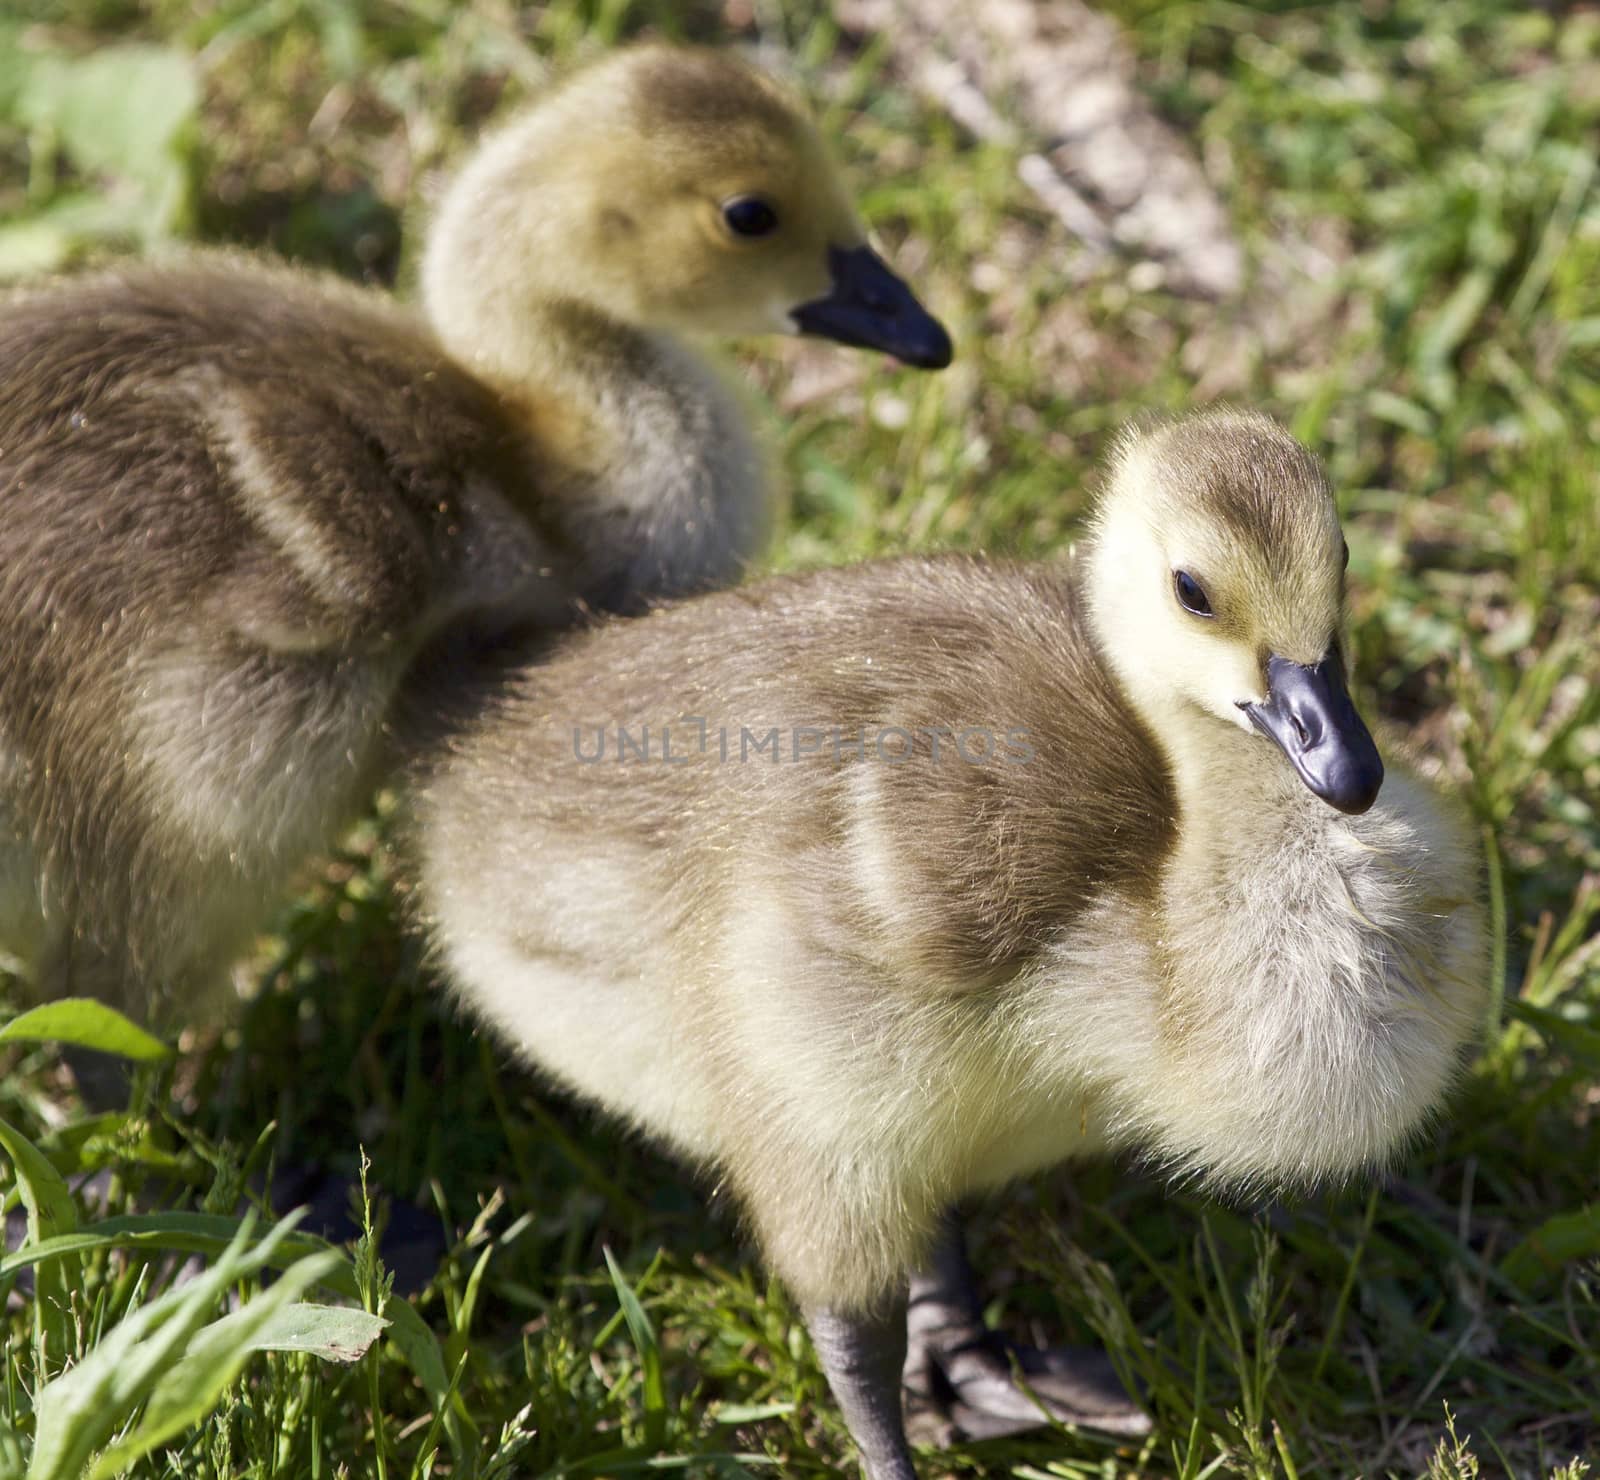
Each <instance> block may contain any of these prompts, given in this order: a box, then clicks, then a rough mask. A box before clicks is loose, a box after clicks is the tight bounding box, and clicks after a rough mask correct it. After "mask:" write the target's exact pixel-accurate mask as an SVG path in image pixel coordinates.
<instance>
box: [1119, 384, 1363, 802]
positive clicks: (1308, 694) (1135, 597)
mask: <svg viewBox="0 0 1600 1480" xmlns="http://www.w3.org/2000/svg"><path fill="white" fill-rule="evenodd" d="M1347 554H1348V552H1347V549H1346V546H1345V542H1344V537H1343V535H1342V534H1341V533H1340V530H1339V519H1338V515H1337V513H1336V511H1335V509H1334V503H1333V495H1332V492H1331V490H1330V489H1329V486H1328V480H1327V478H1326V476H1325V475H1324V473H1323V471H1322V468H1321V466H1320V465H1319V464H1318V462H1317V460H1316V459H1315V458H1314V457H1313V456H1312V455H1311V453H1309V452H1308V451H1307V450H1306V449H1305V448H1304V447H1302V446H1301V445H1300V444H1299V443H1298V442H1297V441H1295V439H1294V438H1293V437H1291V436H1290V435H1289V434H1288V433H1287V432H1286V431H1284V430H1283V428H1281V427H1280V426H1278V425H1277V424H1276V423H1275V422H1273V421H1271V420H1270V419H1269V418H1267V417H1265V416H1259V415H1253V414H1250V413H1240V412H1213V413H1206V414H1202V415H1199V416H1194V417H1189V418H1187V419H1185V420H1182V421H1178V422H1175V423H1172V424H1170V425H1167V426H1163V427H1160V428H1158V429H1156V430H1154V431H1149V432H1142V433H1134V434H1132V435H1130V436H1128V437H1126V438H1124V440H1123V442H1122V443H1121V445H1120V446H1119V448H1118V450H1117V453H1116V456H1115V459H1114V461H1113V466H1112V471H1111V479H1110V484H1109V487H1108V488H1107V491H1106V494H1105V496H1104V498H1103V499H1102V501H1101V503H1100V507H1099V509H1098V511H1097V514H1096V520H1095V534H1094V543H1093V550H1092V553H1091V554H1090V557H1089V562H1090V564H1089V590H1090V601H1091V607H1092V610H1093V613H1094V622H1095V628H1096V632H1097V634H1098V636H1099V638H1100V640H1101V643H1102V645H1103V647H1104V649H1105V653H1106V657H1107V659H1108V660H1109V661H1110V662H1111V663H1112V665H1113V666H1114V667H1115V668H1116V670H1117V672H1118V674H1119V675H1120V677H1121V679H1122V681H1123V684H1124V686H1125V688H1126V689H1127V691H1128V694H1129V696H1130V698H1132V700H1133V702H1134V703H1135V705H1136V706H1137V707H1138V708H1139V710H1140V712H1141V713H1142V714H1143V715H1144V716H1145V718H1146V719H1147V721H1148V722H1149V723H1150V724H1151V725H1152V727H1153V728H1155V729H1156V731H1157V733H1158V735H1159V734H1160V733H1162V732H1163V731H1164V730H1165V729H1167V728H1168V727H1169V726H1176V724H1177V723H1179V722H1180V720H1181V718H1182V716H1183V715H1185V714H1195V713H1199V714H1203V715H1206V716H1208V717H1210V718H1211V719H1215V720H1217V721H1219V722H1221V723H1224V724H1228V725H1238V726H1243V727H1244V728H1245V729H1246V730H1252V731H1260V732H1261V733H1262V734H1263V735H1265V736H1267V737H1268V738H1270V739H1272V740H1273V741H1275V742H1276V743H1277V744H1278V745H1279V747H1280V748H1281V749H1282V750H1283V751H1284V753H1285V755H1287V756H1288V758H1289V760H1290V761H1291V762H1292V763H1293V765H1294V767H1295V770H1296V771H1297V772H1298V773H1299V775H1300V777H1301V779H1302V780H1303V781H1304V782H1305V783H1306V785H1307V786H1309V787H1310V788H1311V790H1312V791H1313V792H1315V793H1316V794H1317V795H1318V796H1320V797H1322V798H1323V800H1325V801H1327V802H1328V803H1329V804H1330V805H1332V806H1335V807H1338V808H1339V809H1340V810H1341V811H1346V812H1362V811H1365V810H1366V809H1367V808H1368V807H1370V806H1371V805H1372V802H1373V801H1374V800H1375V799H1376V797H1377V794H1378V787H1379V786H1380V784H1381V783H1382V780H1383V766H1382V763H1381V761H1380V760H1379V758H1378V752H1377V747H1376V746H1375V745H1374V744H1373V741H1372V737H1371V735H1370V734H1369V733H1368V731H1367V728H1366V726H1365V725H1364V724H1363V723H1362V722H1361V718H1360V716H1359V715H1358V714H1357V713H1356V711H1355V707H1354V705H1353V704H1352V703H1351V702H1350V697H1349V694H1348V691H1347V690H1346V687H1345V672H1344V656H1343V648H1342V644H1341V640H1340V633H1341V630H1342V627H1343V622H1344V567H1345V562H1346V559H1347Z"/></svg>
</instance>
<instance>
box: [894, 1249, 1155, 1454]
mask: <svg viewBox="0 0 1600 1480" xmlns="http://www.w3.org/2000/svg"><path fill="white" fill-rule="evenodd" d="M906 1324H907V1354H906V1365H905V1373H904V1382H905V1388H906V1419H907V1430H908V1432H909V1433H910V1434H911V1436H912V1438H914V1439H916V1440H917V1441H918V1442H923V1443H934V1444H941V1445H943V1444H949V1443H951V1442H953V1441H954V1440H956V1439H994V1438H1000V1437H1002V1436H1004V1435H1008V1434H1020V1433H1024V1432H1026V1431H1027V1430H1029V1429H1034V1428H1040V1427H1043V1426H1044V1425H1046V1424H1049V1423H1051V1422H1052V1421H1053V1422H1057V1423H1067V1424H1078V1425H1081V1426H1082V1427H1084V1428H1089V1429H1095V1430H1098V1431H1099V1432H1101V1433H1108V1434H1118V1435H1125V1436H1127V1437H1129V1438H1138V1437H1140V1436H1142V1435H1144V1434H1147V1433H1149V1432H1150V1418H1149V1415H1148V1414H1146V1413H1145V1412H1144V1410H1143V1409H1142V1408H1141V1407H1140V1406H1139V1405H1138V1404H1137V1403H1136V1402H1134V1401H1133V1399H1132V1398H1130V1397H1129V1396H1128V1393H1127V1390H1126V1389H1125V1388H1124V1387H1123V1385H1122V1383H1121V1381H1120V1380H1119V1379H1118V1377H1117V1374H1116V1370H1115V1369H1114V1368H1113V1367H1112V1365H1111V1362H1110V1360H1109V1359H1108V1358H1107V1357H1106V1355H1105V1353H1104V1352H1102V1351H1100V1350H1099V1349H1098V1348H1095V1347H1051V1348H1047V1349H1045V1350H1037V1349H1035V1348H1032V1347H1025V1346H1019V1345H1017V1344H1016V1343H1015V1342H1013V1341H1010V1340H1008V1339H1007V1338H1006V1337H1004V1336H1002V1335H1001V1334H1000V1333H999V1332H998V1331H991V1330H990V1329H989V1328H988V1327H987V1326H985V1325H984V1323H983V1310H982V1302H981V1301H980V1299H979V1297H978V1292H977V1286H976V1282H975V1280H974V1278H973V1274H972V1267H971V1265H970V1264H969V1263H968V1262H967V1256H966V1249H965V1246H964V1244H963V1240H962V1237H961V1230H960V1226H959V1224H957V1222H956V1221H955V1219H954V1218H950V1219H947V1220H946V1223H945V1227H944V1229H943V1231H942V1233H941V1235H940V1238H939V1242H938V1244H937V1246H936V1247H935V1250H934V1255H933V1258H932V1260H931V1261H930V1263H929V1267H928V1269H927V1270H926V1271H925V1272H923V1273H921V1274H918V1275H917V1276H915V1277H914V1278H913V1279H912V1281H911V1298H910V1305H909V1309H908V1312H907V1322H906Z"/></svg>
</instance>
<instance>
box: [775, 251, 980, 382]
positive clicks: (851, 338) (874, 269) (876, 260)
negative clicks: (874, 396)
mask: <svg viewBox="0 0 1600 1480" xmlns="http://www.w3.org/2000/svg"><path fill="white" fill-rule="evenodd" d="M828 271H829V272H830V273H832V274H833V292H831V293H830V294H828V296H827V297H826V298H816V299H813V300H812V301H811V302H810V303H802V304H801V305H800V307H799V308H797V309H795V310H794V312H793V314H792V315H791V317H792V318H793V319H794V321H795V323H796V324H798V325H799V326H800V331H801V332H802V333H803V334H820V335H822V336H823V337H824V338H825V339H836V340H838V342H839V343H840V344H853V345H855V346H857V347H858V348H860V349H881V350H883V351H884V352H885V353H887V354H891V355H893V356H894V357H895V358H896V359H897V360H904V361H905V362H906V364H908V365H915V366H917V367H918V368H919V369H922V370H943V369H944V367H945V366H946V365H948V364H949V363H950V356H951V353H952V351H951V347H950V336H949V335H948V334H947V333H945V330H944V325H943V324H941V323H940V322H939V321H938V319H936V318H934V317H933V315H932V314H930V313H929V312H928V310H927V309H925V308H924V307H923V306H922V305H921V304H920V303H918V302H917V297H916V294H915V293H913V292H912V291H911V289H910V288H908V287H907V286H906V285H905V283H904V282H902V281H901V280H900V279H899V278H897V277H896V276H895V275H894V274H893V273H892V272H891V271H890V270H889V265H888V263H886V262H885V261H884V260H883V258H882V257H880V256H879V255H878V254H877V253H876V252H874V251H873V250H872V248H871V247H852V248H850V249H849V250H848V251H847V250H846V249H845V248H843V247H829V248H828Z"/></svg>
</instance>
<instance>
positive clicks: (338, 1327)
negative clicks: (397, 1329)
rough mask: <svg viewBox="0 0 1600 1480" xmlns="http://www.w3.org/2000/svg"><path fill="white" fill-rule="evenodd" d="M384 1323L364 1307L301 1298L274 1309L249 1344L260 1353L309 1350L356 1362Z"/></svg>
mask: <svg viewBox="0 0 1600 1480" xmlns="http://www.w3.org/2000/svg"><path fill="white" fill-rule="evenodd" d="M228 1319H229V1320H232V1319H233V1317H231V1316H230V1317H229V1318H228ZM388 1325H389V1321H388V1320H387V1319H386V1318H385V1317H383V1316H375V1315H372V1314H370V1313H369V1312H367V1311H364V1310H355V1309H353V1308H351V1307H348V1306H343V1305H312V1304H309V1303H307V1302H304V1301H302V1302H300V1303H298V1304H296V1305H290V1306H286V1307H285V1308H284V1309H283V1310H280V1311H278V1312H277V1313H276V1314H275V1315H274V1316H273V1317H272V1319H271V1320H270V1321H268V1322H267V1323H266V1325H264V1326H263V1327H261V1328H260V1329H259V1330H258V1331H257V1332H256V1334H255V1336H254V1338H253V1345H254V1348H255V1350H256V1351H260V1352H309V1353H310V1354H311V1355H312V1356H314V1357H321V1358H322V1359H323V1360H324V1361H326V1362H359V1361H360V1360H361V1359H362V1357H364V1356H366V1354H367V1351H368V1349H369V1348H370V1347H371V1346H372V1343H373V1342H375V1341H376V1340H377V1339H378V1338H379V1337H380V1336H381V1335H382V1334H383V1332H384V1330H385V1328H386V1327H387V1326H388Z"/></svg>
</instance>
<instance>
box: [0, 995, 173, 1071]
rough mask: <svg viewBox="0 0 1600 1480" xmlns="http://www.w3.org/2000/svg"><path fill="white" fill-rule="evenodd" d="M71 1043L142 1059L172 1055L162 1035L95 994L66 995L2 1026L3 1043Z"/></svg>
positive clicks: (1, 1037)
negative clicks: (133, 1021)
mask: <svg viewBox="0 0 1600 1480" xmlns="http://www.w3.org/2000/svg"><path fill="white" fill-rule="evenodd" d="M15 1042H27V1043H71V1044H74V1045H76V1046H77V1047H78V1048H92V1049H95V1050H97V1051H98V1052H100V1053H114V1054H117V1055H119V1056H120V1057H122V1058H125V1059H135V1060H137V1061H138V1062H140V1063H143V1064H148V1063H153V1062H155V1061H156V1060H157V1059H164V1058H168V1057H170V1056H171V1053H172V1050H171V1049H170V1048H168V1047H167V1046H166V1044H164V1043H163V1042H162V1041H161V1040H160V1039H159V1038H154V1037H152V1036H151V1035H150V1034H149V1033H146V1032H145V1030H144V1029H143V1028H141V1027H139V1026H137V1025H136V1024H134V1023H132V1022H130V1021H129V1020H128V1019H127V1018H125V1017H124V1016H123V1015H122V1014H121V1013H120V1012H118V1011H117V1010H116V1009H115V1008H112V1007H107V1006H106V1005H105V1003H103V1002H96V1001H95V1000H94V999H93V998H92V997H63V998H62V999H61V1000H60V1001H59V1002H47V1003H46V1004H45V1005H44V1006H43V1007H35V1008H34V1009H33V1010H32V1011H30V1012H25V1013H23V1014H22V1015H21V1016H20V1017H14V1018H12V1019H11V1021H10V1022H9V1023H7V1024H6V1025H5V1027H3V1028H0V1043H15Z"/></svg>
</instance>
